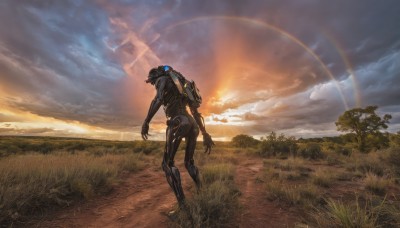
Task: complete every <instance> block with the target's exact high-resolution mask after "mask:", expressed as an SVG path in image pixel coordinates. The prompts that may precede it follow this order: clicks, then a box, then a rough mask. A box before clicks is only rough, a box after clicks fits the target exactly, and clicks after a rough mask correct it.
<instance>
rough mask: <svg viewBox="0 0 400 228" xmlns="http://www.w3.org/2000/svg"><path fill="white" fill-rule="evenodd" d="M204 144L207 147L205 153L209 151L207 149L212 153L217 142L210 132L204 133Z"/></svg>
mask: <svg viewBox="0 0 400 228" xmlns="http://www.w3.org/2000/svg"><path fill="white" fill-rule="evenodd" d="M203 145H204V146H205V148H206V150H205V151H204V153H207V151H208V154H210V153H211V148H212V147H213V146H214V145H215V143H214V142H213V140H212V138H211V136H210V135H209V134H208V133H204V134H203Z"/></svg>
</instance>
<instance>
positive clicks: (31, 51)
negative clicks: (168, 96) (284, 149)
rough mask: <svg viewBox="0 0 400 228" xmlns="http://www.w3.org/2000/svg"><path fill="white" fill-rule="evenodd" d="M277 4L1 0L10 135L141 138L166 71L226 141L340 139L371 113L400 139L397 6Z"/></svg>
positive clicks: (3, 120) (3, 93)
mask: <svg viewBox="0 0 400 228" xmlns="http://www.w3.org/2000/svg"><path fill="white" fill-rule="evenodd" d="M278 2H279V1H278ZM278 2H275V1H251V3H249V2H246V1H173V0H171V1H104V0H93V1H72V0H71V1H62V2H61V1H60V2H59V1H53V2H52V1H50V2H42V3H39V2H36V1H33V2H29V1H3V2H2V3H0V6H1V7H0V26H1V27H0V97H1V98H0V110H1V111H0V134H1V135H40V136H42V135H49V136H65V137H86V138H101V139H116V140H133V139H140V128H141V124H142V122H143V120H144V118H145V115H146V113H147V111H148V107H149V105H150V102H151V100H152V99H153V97H154V95H155V90H154V88H153V87H152V86H151V85H149V84H146V83H145V82H144V81H145V80H146V77H147V74H148V72H149V70H150V69H151V68H152V67H155V66H158V65H164V64H165V65H171V66H172V67H173V68H174V69H176V70H178V71H180V72H181V73H182V74H183V75H185V77H186V78H187V79H190V80H194V81H195V82H196V84H197V85H198V87H199V89H200V92H201V95H202V97H203V104H202V106H201V108H200V110H199V111H200V112H201V113H202V114H203V116H204V117H205V121H206V125H207V129H209V131H210V134H212V135H213V137H215V138H216V139H217V140H229V139H230V138H231V137H233V136H235V135H236V134H249V135H253V136H255V137H261V136H263V135H266V134H268V133H269V132H271V131H278V132H282V133H285V134H288V135H294V136H297V137H315V136H331V135H337V134H338V133H337V131H336V127H335V125H334V122H335V120H336V119H337V117H338V116H339V114H341V113H343V111H345V110H346V109H349V108H353V107H363V106H366V105H378V106H379V107H380V109H379V110H380V111H382V112H385V113H388V112H389V113H390V114H391V115H392V116H393V119H392V120H391V123H392V124H391V125H390V128H389V131H391V132H395V131H399V126H400V102H399V99H398V97H400V77H399V72H400V42H399V40H400V33H399V32H397V31H398V23H397V22H398V21H400V16H399V14H398V12H399V10H400V4H398V3H395V2H392V3H376V1H367V2H369V3H366V2H365V1H351V2H349V1H340V2H341V4H338V3H336V2H328V1H326V2H325V1H324V2H316V1H289V2H286V3H283V2H280V3H278ZM360 4H362V5H363V7H360ZM332 5H335V6H336V7H332ZM333 8H335V9H337V10H333ZM344 9H346V10H344ZM355 15H363V18H364V19H363V21H361V20H358V19H356V16H355ZM10 28H13V29H10ZM165 121H166V118H165V116H164V113H163V111H162V109H160V111H159V112H158V113H157V114H156V116H155V117H154V119H153V121H152V122H151V124H150V128H151V129H150V134H151V138H150V139H154V140H161V139H164V137H165V136H164V135H165V127H166V126H165Z"/></svg>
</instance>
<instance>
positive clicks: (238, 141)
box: [231, 134, 259, 148]
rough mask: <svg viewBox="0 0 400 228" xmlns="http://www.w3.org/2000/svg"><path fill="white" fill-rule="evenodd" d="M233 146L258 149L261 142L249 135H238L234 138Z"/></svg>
mask: <svg viewBox="0 0 400 228" xmlns="http://www.w3.org/2000/svg"><path fill="white" fill-rule="evenodd" d="M231 142H232V145H233V146H235V147H239V148H248V147H257V145H258V143H259V141H258V140H257V139H254V138H253V137H252V136H249V135H243V134H241V135H236V136H235V137H233V138H232V141H231Z"/></svg>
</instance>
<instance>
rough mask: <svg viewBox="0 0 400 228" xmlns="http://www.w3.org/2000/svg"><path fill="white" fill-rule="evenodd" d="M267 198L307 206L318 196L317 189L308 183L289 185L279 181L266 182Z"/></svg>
mask: <svg viewBox="0 0 400 228" xmlns="http://www.w3.org/2000/svg"><path fill="white" fill-rule="evenodd" d="M266 187H267V193H268V199H270V200H280V201H283V202H286V203H288V204H290V205H300V206H305V207H309V206H312V205H313V204H315V203H316V202H317V200H318V198H319V194H318V189H317V188H316V187H314V186H313V185H310V184H300V185H291V184H286V183H284V182H281V181H271V182H268V183H267V184H266Z"/></svg>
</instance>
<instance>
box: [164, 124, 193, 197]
mask: <svg viewBox="0 0 400 228" xmlns="http://www.w3.org/2000/svg"><path fill="white" fill-rule="evenodd" d="M186 122H188V121H185V120H184V119H183V118H176V121H175V119H174V120H173V121H170V122H169V123H168V128H167V141H166V146H165V152H164V158H163V162H162V168H163V170H164V172H165V176H166V178H167V182H168V184H169V186H170V187H171V188H172V190H173V191H174V193H175V196H176V199H177V200H178V202H179V204H183V202H184V200H185V195H184V193H183V189H182V184H181V177H180V172H179V170H178V168H176V167H175V165H174V158H175V154H176V151H177V150H178V147H179V144H180V143H181V141H182V133H185V129H187V125H186V124H185V123H186Z"/></svg>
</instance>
